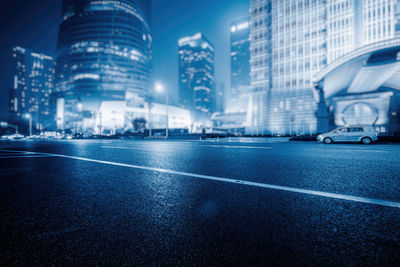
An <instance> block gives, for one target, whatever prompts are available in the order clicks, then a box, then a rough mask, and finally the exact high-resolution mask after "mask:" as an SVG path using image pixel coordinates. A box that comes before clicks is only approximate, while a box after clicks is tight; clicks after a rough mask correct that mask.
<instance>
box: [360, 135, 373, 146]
mask: <svg viewBox="0 0 400 267" xmlns="http://www.w3.org/2000/svg"><path fill="white" fill-rule="evenodd" d="M361 143H363V144H364V145H369V144H371V143H372V139H371V138H369V137H364V138H363V139H361Z"/></svg>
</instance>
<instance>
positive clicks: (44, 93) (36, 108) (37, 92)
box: [9, 47, 54, 130]
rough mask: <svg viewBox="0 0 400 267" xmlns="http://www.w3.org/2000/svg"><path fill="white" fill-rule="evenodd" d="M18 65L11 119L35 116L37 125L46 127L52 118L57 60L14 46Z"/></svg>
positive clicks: (12, 91)
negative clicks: (51, 98) (51, 107)
mask: <svg viewBox="0 0 400 267" xmlns="http://www.w3.org/2000/svg"><path fill="white" fill-rule="evenodd" d="M13 61H14V62H13V67H14V68H15V72H14V77H13V78H14V79H13V86H12V88H10V89H9V120H10V121H11V122H14V123H16V124H25V123H23V122H24V121H27V118H26V116H27V115H28V114H29V116H31V118H32V123H33V128H34V129H37V130H41V129H44V128H45V127H47V126H48V124H49V123H51V121H52V117H51V109H50V97H51V93H52V91H53V79H54V60H53V58H52V57H49V56H46V55H44V54H39V53H35V52H33V51H31V50H29V49H25V48H22V47H14V48H13Z"/></svg>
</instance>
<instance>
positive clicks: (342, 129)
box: [337, 128, 349, 133]
mask: <svg viewBox="0 0 400 267" xmlns="http://www.w3.org/2000/svg"><path fill="white" fill-rule="evenodd" d="M348 130H349V129H348V128H340V129H338V130H337V132H338V133H347V132H348Z"/></svg>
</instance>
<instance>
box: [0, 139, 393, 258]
mask: <svg viewBox="0 0 400 267" xmlns="http://www.w3.org/2000/svg"><path fill="white" fill-rule="evenodd" d="M254 140H258V142H237V141H233V142H224V141H219V142H217V141H209V142H202V141H195V142H192V141H119V140H116V141H112V140H82V141H80V140H72V141H58V142H5V141H2V142H0V170H1V171H0V218H1V221H0V235H1V242H0V265H1V266H6V265H7V266H11V265H103V266H111V265H126V266H160V265H161V266H165V265H172V266H178V265H180V266H182V265H183V266H188V265H196V266H234V265H247V266H248V265H251V266H261V265H262V266H265V265H286V266H288V265H292V266H299V265H316V266H321V265H354V266H368V265H373V266H393V265H395V264H398V263H399V262H400V146H399V145H391V144H379V145H378V144H377V145H370V146H365V145H358V144H333V145H323V144H318V143H313V142H312V143H301V142H296V143H292V142H280V141H279V140H280V139H254ZM247 141H250V139H249V140H247Z"/></svg>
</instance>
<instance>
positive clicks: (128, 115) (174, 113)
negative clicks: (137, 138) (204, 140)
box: [86, 101, 192, 134]
mask: <svg viewBox="0 0 400 267" xmlns="http://www.w3.org/2000/svg"><path fill="white" fill-rule="evenodd" d="M99 112H100V114H101V116H100V117H99V118H98V119H97V120H95V121H86V123H87V124H92V125H88V127H86V128H93V129H95V132H96V133H100V132H101V133H111V134H115V133H116V132H118V131H122V132H123V131H126V130H131V129H133V128H134V121H135V120H143V121H144V122H146V127H147V128H149V127H150V128H151V129H166V128H167V126H168V128H169V129H190V128H191V127H192V119H191V115H190V112H189V111H188V110H186V109H183V108H180V107H176V106H172V105H169V106H167V105H165V104H159V103H152V104H151V105H150V106H149V105H148V104H146V105H145V106H144V107H133V106H130V105H129V104H128V103H127V102H126V101H103V102H102V103H101V106H100V110H99ZM167 121H168V124H167Z"/></svg>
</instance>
